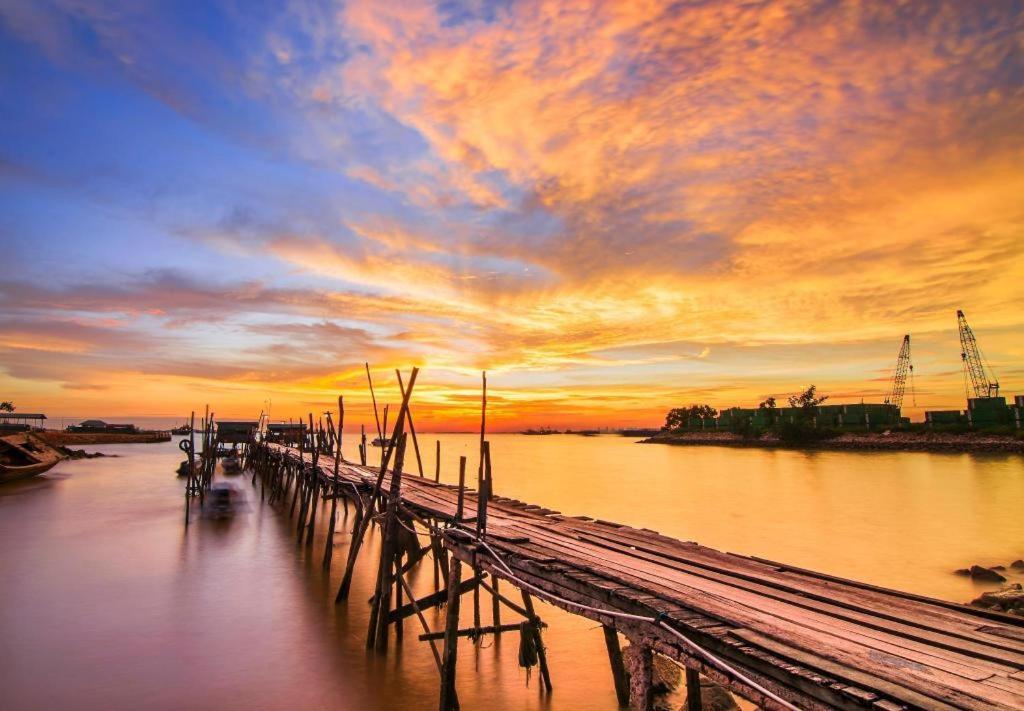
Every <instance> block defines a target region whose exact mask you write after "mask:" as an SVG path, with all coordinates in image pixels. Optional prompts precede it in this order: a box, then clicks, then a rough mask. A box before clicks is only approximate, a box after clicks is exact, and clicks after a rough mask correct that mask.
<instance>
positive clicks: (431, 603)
mask: <svg viewBox="0 0 1024 711" xmlns="http://www.w3.org/2000/svg"><path fill="white" fill-rule="evenodd" d="M484 577H485V576H484V574H483V573H480V574H479V575H476V576H474V577H472V578H468V579H466V580H463V581H462V582H461V583H459V595H464V594H466V593H467V592H469V591H470V590H473V589H474V588H476V586H477V585H479V584H480V583H481V582H483V580H484ZM448 597H449V592H448V589H447V588H446V589H444V590H439V591H438V592H435V593H431V594H429V595H425V596H423V597H421V598H420V599H419V600H416V601H414V602H410V603H409V604H408V605H402V606H401V607H399V608H396V609H394V610H392V611H391V612H389V613H388V622H389V623H392V622H397V621H398V620H402V619H405V618H406V617H409V616H411V615H414V614H416V608H417V607H419V609H421V610H429V609H430V608H431V607H437V606H438V605H440V604H441V603H442V602H444V601H445V600H447V599H448Z"/></svg>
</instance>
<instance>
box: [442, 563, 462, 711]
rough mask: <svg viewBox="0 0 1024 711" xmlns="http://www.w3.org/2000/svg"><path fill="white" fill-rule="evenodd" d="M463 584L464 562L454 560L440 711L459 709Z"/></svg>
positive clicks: (449, 571) (449, 580) (449, 581)
mask: <svg viewBox="0 0 1024 711" xmlns="http://www.w3.org/2000/svg"><path fill="white" fill-rule="evenodd" d="M461 582H462V562H461V561H459V559H458V558H452V561H451V565H449V566H448V607H447V612H446V615H445V625H444V658H443V660H442V662H441V700H440V704H439V706H438V708H439V709H440V711H454V710H456V709H458V708H459V701H458V697H457V696H456V694H455V667H456V662H457V660H458V654H459V638H458V632H459V599H460V597H459V585H460V583H461Z"/></svg>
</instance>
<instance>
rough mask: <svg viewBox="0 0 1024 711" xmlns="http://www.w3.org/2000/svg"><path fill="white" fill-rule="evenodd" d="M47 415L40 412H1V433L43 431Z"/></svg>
mask: <svg viewBox="0 0 1024 711" xmlns="http://www.w3.org/2000/svg"><path fill="white" fill-rule="evenodd" d="M45 422H46V415H43V414H41V413H38V412H0V433H4V432H28V431H29V430H33V429H36V430H41V429H43V425H44V424H45Z"/></svg>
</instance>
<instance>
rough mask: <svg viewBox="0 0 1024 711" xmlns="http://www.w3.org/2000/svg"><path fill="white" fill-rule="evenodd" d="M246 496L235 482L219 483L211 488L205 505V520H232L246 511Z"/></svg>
mask: <svg viewBox="0 0 1024 711" xmlns="http://www.w3.org/2000/svg"><path fill="white" fill-rule="evenodd" d="M245 509H246V505H245V494H244V493H243V492H242V490H241V489H240V488H238V487H237V486H236V484H235V482H233V481H218V482H215V483H214V485H213V486H212V487H210V493H209V494H207V499H206V503H205V504H204V505H203V518H208V519H214V520H220V519H225V518H232V517H233V516H234V515H235V514H236V513H238V512H240V511H244V510H245Z"/></svg>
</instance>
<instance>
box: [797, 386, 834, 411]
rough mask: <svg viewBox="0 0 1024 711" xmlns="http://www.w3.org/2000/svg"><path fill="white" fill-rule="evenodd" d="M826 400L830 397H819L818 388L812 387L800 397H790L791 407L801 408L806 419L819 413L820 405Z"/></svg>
mask: <svg viewBox="0 0 1024 711" xmlns="http://www.w3.org/2000/svg"><path fill="white" fill-rule="evenodd" d="M826 400H828V395H818V388H817V386H816V385H811V386H810V387H809V388H807V389H806V390H804V391H803V392H802V393H800V394H799V395H790V396H789V406H790V407H796V408H799V409H800V414H801V415H803V416H804V417H811V416H813V415H814V414H815V413H816V412H817V410H818V405H820V404H821V403H823V402H825V401H826Z"/></svg>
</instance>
